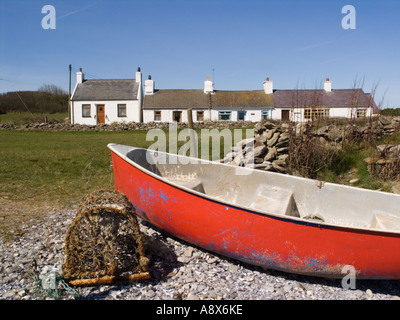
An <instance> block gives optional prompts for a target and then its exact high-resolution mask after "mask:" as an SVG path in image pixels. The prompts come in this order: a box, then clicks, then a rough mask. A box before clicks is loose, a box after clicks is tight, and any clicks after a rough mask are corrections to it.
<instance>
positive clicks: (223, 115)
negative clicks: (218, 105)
mask: <svg viewBox="0 0 400 320" xmlns="http://www.w3.org/2000/svg"><path fill="white" fill-rule="evenodd" d="M231 115H232V111H220V112H219V113H218V120H220V121H230V120H231Z"/></svg>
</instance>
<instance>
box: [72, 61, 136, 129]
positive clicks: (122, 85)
mask: <svg viewBox="0 0 400 320" xmlns="http://www.w3.org/2000/svg"><path fill="white" fill-rule="evenodd" d="M142 95H143V93H142V73H141V71H140V68H138V71H137V72H136V79H108V80H85V79H84V74H83V73H82V69H79V72H77V74H76V85H75V88H74V91H73V93H72V96H71V123H72V124H87V125H96V124H111V123H113V122H132V121H135V122H142Z"/></svg>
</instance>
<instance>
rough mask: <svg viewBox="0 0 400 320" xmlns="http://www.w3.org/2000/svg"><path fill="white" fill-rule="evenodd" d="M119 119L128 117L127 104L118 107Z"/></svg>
mask: <svg viewBox="0 0 400 320" xmlns="http://www.w3.org/2000/svg"><path fill="white" fill-rule="evenodd" d="M118 117H126V104H119V105H118Z"/></svg>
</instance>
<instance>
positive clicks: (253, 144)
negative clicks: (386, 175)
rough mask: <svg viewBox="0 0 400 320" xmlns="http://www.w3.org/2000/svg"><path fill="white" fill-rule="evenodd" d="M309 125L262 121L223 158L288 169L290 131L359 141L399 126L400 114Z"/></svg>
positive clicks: (328, 141)
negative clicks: (337, 123)
mask: <svg viewBox="0 0 400 320" xmlns="http://www.w3.org/2000/svg"><path fill="white" fill-rule="evenodd" d="M310 126H311V124H310V123H298V124H297V125H293V126H291V125H289V124H288V123H285V122H283V123H280V122H259V123H257V124H256V125H255V127H254V129H255V136H254V138H250V139H246V140H242V141H240V142H239V143H238V144H237V145H236V146H234V147H233V148H232V150H231V152H230V153H228V154H227V155H226V156H225V157H224V159H222V160H221V162H224V163H228V164H231V165H235V166H242V167H251V168H255V169H260V170H266V171H274V172H279V173H288V160H289V138H290V133H292V134H293V135H299V134H300V135H305V134H311V135H312V137H313V138H319V139H320V140H321V142H322V143H326V144H337V143H341V142H342V141H344V140H346V139H347V140H356V141H360V140H369V139H377V138H380V137H382V136H384V135H391V134H393V133H394V132H395V131H396V130H399V129H400V117H379V118H375V119H372V121H367V123H365V124H363V125H361V124H359V123H349V121H348V120H347V123H342V124H339V125H335V124H331V125H325V126H322V127H320V128H318V129H313V128H311V127H310ZM310 128H311V130H312V131H311V132H310ZM290 130H293V131H290ZM389 150H392V149H389ZM393 150H395V148H394V149H393ZM396 150H397V149H396Z"/></svg>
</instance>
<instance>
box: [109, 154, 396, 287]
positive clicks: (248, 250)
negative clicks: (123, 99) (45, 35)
mask: <svg viewBox="0 0 400 320" xmlns="http://www.w3.org/2000/svg"><path fill="white" fill-rule="evenodd" d="M112 161H113V168H114V178H115V188H116V189H117V190H119V191H121V192H123V193H124V194H125V195H127V196H128V197H129V199H130V200H131V201H132V202H133V204H134V205H135V207H136V210H137V214H138V215H139V216H140V217H141V218H143V219H145V220H147V221H149V222H150V223H151V224H153V225H155V226H157V227H159V228H161V229H163V230H165V231H167V232H168V233H170V234H172V235H174V236H176V237H178V238H180V239H183V240H185V241H187V242H189V243H191V244H194V245H196V246H199V247H202V248H204V249H206V250H210V251H213V252H215V253H219V254H221V255H224V256H227V257H231V258H234V259H237V260H240V261H243V262H246V263H249V264H253V265H258V266H261V267H264V268H267V269H275V270H281V271H286V272H292V273H299V274H307V275H313V276H321V277H332V278H343V277H344V276H345V274H342V269H343V267H344V266H346V265H352V266H353V267H354V268H355V270H356V274H357V279H365V278H368V279H400V250H399V248H400V235H399V234H398V233H390V232H388V233H384V232H378V231H372V230H371V231H368V230H359V229H351V228H344V227H332V226H327V225H318V224H317V223H310V222H306V221H305V222H299V221H298V220H294V219H291V218H290V217H277V216H269V215H265V214H260V213H257V212H252V211H244V210H243V209H241V208H238V207H235V206H232V205H227V204H225V203H222V202H218V201H212V200H210V199H209V198H206V197H202V196H200V195H199V194H193V193H190V192H188V191H186V190H184V189H180V188H177V187H175V186H173V185H170V184H167V183H165V182H163V181H162V180H160V179H157V178H155V177H153V176H151V175H148V174H147V173H145V172H143V171H141V170H139V169H138V168H136V167H135V166H133V165H132V164H130V163H128V162H127V161H125V160H124V159H122V158H121V157H119V156H118V155H117V154H115V153H114V152H112Z"/></svg>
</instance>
